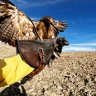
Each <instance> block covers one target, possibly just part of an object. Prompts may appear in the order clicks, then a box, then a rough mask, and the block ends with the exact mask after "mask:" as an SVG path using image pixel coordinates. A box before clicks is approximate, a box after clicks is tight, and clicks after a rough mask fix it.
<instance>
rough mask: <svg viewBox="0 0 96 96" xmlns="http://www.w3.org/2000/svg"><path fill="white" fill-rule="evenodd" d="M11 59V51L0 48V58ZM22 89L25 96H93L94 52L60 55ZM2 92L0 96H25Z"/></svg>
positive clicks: (95, 76)
mask: <svg viewBox="0 0 96 96" xmlns="http://www.w3.org/2000/svg"><path fill="white" fill-rule="evenodd" d="M14 55H15V48H13V47H9V46H5V45H0V58H6V57H11V56H14ZM23 86H24V88H25V90H26V94H27V96H96V52H69V53H68V52H65V53H62V54H61V58H60V59H58V60H55V61H54V62H53V63H50V66H49V67H48V66H46V67H45V68H44V70H43V71H42V72H40V73H39V74H38V75H36V76H34V77H33V79H32V80H30V81H28V82H27V83H26V84H24V85H23ZM0 90H1V91H2V90H4V88H3V89H2V88H1V89H0ZM9 90H10V89H9ZM4 92H5V93H6V91H4ZM4 92H3V93H2V94H3V95H2V94H0V96H1V95H2V96H26V95H24V94H23V95H22V94H21V93H20V94H19V93H18V94H17V95H12V94H11V95H10V92H11V90H10V91H8V92H9V93H7V95H4ZM14 92H15V93H16V90H15V91H14ZM20 92H21V91H20ZM8 94H9V95H8Z"/></svg>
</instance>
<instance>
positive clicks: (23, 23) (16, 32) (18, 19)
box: [0, 0, 36, 46]
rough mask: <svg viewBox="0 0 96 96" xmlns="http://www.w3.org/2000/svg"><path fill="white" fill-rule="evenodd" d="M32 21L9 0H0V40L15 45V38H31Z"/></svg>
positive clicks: (32, 34)
mask: <svg viewBox="0 0 96 96" xmlns="http://www.w3.org/2000/svg"><path fill="white" fill-rule="evenodd" d="M33 27H34V26H33V24H32V21H31V20H30V19H29V18H28V17H27V16H26V15H25V14H24V13H23V12H22V11H20V10H19V9H17V7H16V6H15V5H14V4H12V3H11V2H10V1H9V0H0V40H1V41H2V42H5V43H8V44H9V45H12V46H15V40H17V39H19V40H26V39H27V40H30V39H31V40H32V39H35V38H36V36H35V34H34V33H33V30H34V28H33Z"/></svg>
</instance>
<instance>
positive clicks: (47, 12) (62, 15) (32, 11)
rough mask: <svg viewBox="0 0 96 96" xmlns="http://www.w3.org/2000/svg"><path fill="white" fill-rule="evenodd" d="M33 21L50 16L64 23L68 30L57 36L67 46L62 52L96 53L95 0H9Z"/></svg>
mask: <svg viewBox="0 0 96 96" xmlns="http://www.w3.org/2000/svg"><path fill="white" fill-rule="evenodd" d="M11 1H12V2H13V3H14V4H15V5H16V6H17V7H18V8H19V9H20V10H22V11H23V12H24V13H25V14H26V15H27V16H28V17H30V18H31V19H33V20H37V21H38V20H39V19H40V18H42V17H44V16H51V17H53V18H54V19H56V20H60V21H66V22H67V24H68V28H67V29H65V31H64V32H60V33H59V35H58V36H62V37H66V39H67V40H68V41H69V46H64V47H63V51H68V52H69V51H96V0H11Z"/></svg>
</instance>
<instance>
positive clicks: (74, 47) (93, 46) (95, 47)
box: [62, 43, 96, 52]
mask: <svg viewBox="0 0 96 96" xmlns="http://www.w3.org/2000/svg"><path fill="white" fill-rule="evenodd" d="M62 51H67V52H68V51H69V52H70V51H96V43H79V44H71V45H69V46H67V47H66V46H64V47H63V49H62Z"/></svg>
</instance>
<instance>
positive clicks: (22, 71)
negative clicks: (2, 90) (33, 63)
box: [0, 54, 34, 87]
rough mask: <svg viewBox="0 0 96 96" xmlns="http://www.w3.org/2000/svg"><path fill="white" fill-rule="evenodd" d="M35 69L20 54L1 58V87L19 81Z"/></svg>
mask: <svg viewBox="0 0 96 96" xmlns="http://www.w3.org/2000/svg"><path fill="white" fill-rule="evenodd" d="M33 70H34V68H32V67H30V66H29V65H28V64H27V63H26V62H24V61H23V60H22V58H21V57H20V55H19V54H17V55H16V56H14V57H11V58H6V59H0V87H3V86H6V85H10V84H13V83H15V82H17V81H18V80H20V79H22V78H23V77H25V76H26V75H28V74H29V73H31V72H32V71H33Z"/></svg>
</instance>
